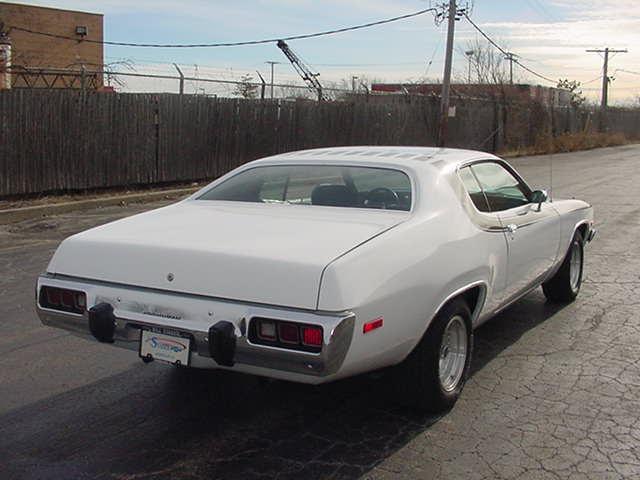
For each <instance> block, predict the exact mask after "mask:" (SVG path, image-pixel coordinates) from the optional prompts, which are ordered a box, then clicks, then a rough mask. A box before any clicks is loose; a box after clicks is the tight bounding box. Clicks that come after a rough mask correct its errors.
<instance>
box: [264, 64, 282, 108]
mask: <svg viewBox="0 0 640 480" xmlns="http://www.w3.org/2000/svg"><path fill="white" fill-rule="evenodd" d="M264 63H266V64H268V65H271V98H272V99H273V66H274V65H280V62H274V61H269V62H264Z"/></svg>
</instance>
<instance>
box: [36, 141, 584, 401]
mask: <svg viewBox="0 0 640 480" xmlns="http://www.w3.org/2000/svg"><path fill="white" fill-rule="evenodd" d="M594 234H595V230H594V228H593V211H592V208H591V206H589V205H588V204H587V203H585V202H582V201H580V200H554V201H551V200H550V199H548V198H547V195H546V193H545V192H544V191H540V190H536V191H532V190H531V188H530V187H529V186H528V185H527V184H526V183H525V181H524V180H522V178H521V177H520V176H519V175H518V174H517V173H516V172H515V171H514V169H513V168H511V167H510V166H509V165H508V164H507V163H506V162H505V161H504V160H501V159H500V158H498V157H495V156H493V155H490V154H487V153H482V152H475V151H467V150H456V149H436V148H422V147H344V148H324V149H316V150H306V151H299V152H290V153H286V154H282V155H276V156H273V157H269V158H264V159H261V160H257V161H254V162H251V163H248V164H246V165H243V166H242V167H239V168H237V169H235V170H233V171H232V172H230V173H228V174H227V175H225V176H223V177H221V178H219V179H218V180H216V181H214V182H213V183H211V184H210V185H208V186H206V187H205V188H203V189H202V190H200V191H199V192H197V193H195V194H194V195H192V196H191V197H189V198H187V199H186V200H183V201H180V202H178V203H175V204H173V205H170V206H167V207H164V208H160V209H157V210H153V211H149V212H146V213H142V214H139V215H135V216H133V217H129V218H125V219H123V220H119V221H116V222H113V223H110V224H107V225H103V226H100V227H97V228H93V229H91V230H88V231H86V232H82V233H79V234H77V235H74V236H72V237H70V238H67V239H66V240H65V241H63V242H62V244H61V245H60V246H59V248H58V249H57V251H56V252H55V255H54V256H53V259H52V260H51V262H50V264H49V266H48V268H47V271H46V273H44V274H43V275H41V276H40V277H39V279H38V283H37V311H38V314H39V316H40V319H41V320H42V322H43V323H44V324H45V325H51V326H54V327H59V328H63V329H65V330H68V331H70V332H73V333H76V334H80V335H84V336H89V337H94V338H95V339H97V340H99V341H101V342H106V343H112V344H113V345H115V346H118V347H124V348H128V349H131V350H134V351H138V354H139V355H140V356H141V357H142V359H143V360H145V361H151V360H153V359H157V360H162V361H165V362H170V363H174V364H178V365H182V366H191V367H199V368H223V369H230V370H234V371H238V372H245V373H250V374H256V375H262V376H267V377H273V378H278V379H284V380H290V381H295V382H303V383H311V384H318V383H323V382H328V381H332V380H336V379H339V378H344V377H349V376H352V375H356V374H360V373H364V372H369V371H373V370H377V369H381V368H383V367H389V366H393V365H397V367H396V370H397V371H396V372H395V375H394V376H393V377H392V378H393V379H394V381H395V382H397V388H399V389H400V391H401V392H402V395H401V397H402V398H403V399H404V400H405V401H408V402H409V403H412V404H414V405H417V406H419V407H422V408H425V409H429V410H443V409H446V408H449V407H451V406H452V405H453V403H454V402H455V401H456V399H457V398H458V396H459V394H460V392H461V390H462V388H463V385H464V382H465V379H466V376H467V373H468V371H469V364H470V361H471V351H472V345H473V329H474V328H475V327H477V326H478V325H480V324H481V323H482V322H484V321H485V320H487V319H489V318H490V317H491V316H493V315H495V314H496V313H497V312H499V311H500V310H502V309H504V308H505V307H507V306H508V305H509V304H511V303H512V302H514V301H516V300H517V299H519V298H521V297H522V296H523V295H525V294H527V293H528V292H530V291H531V290H532V289H534V288H536V287H538V286H539V285H542V287H543V289H544V293H545V294H546V296H547V298H548V299H549V300H552V301H562V302H568V301H572V300H573V299H574V298H575V297H576V295H577V294H578V291H579V290H580V284H581V281H582V265H583V247H584V245H585V244H586V243H587V242H588V241H590V240H591V239H592V238H593V236H594Z"/></svg>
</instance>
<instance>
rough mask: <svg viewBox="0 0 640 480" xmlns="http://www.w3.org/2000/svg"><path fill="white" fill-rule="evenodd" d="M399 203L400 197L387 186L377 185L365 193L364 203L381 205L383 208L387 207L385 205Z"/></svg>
mask: <svg viewBox="0 0 640 480" xmlns="http://www.w3.org/2000/svg"><path fill="white" fill-rule="evenodd" d="M399 203H400V197H398V194H397V193H396V192H394V191H393V190H391V189H390V188H387V187H377V188H374V189H373V190H370V191H369V193H367V199H366V200H365V205H367V206H370V205H372V204H373V205H382V207H383V208H387V205H398V204H399Z"/></svg>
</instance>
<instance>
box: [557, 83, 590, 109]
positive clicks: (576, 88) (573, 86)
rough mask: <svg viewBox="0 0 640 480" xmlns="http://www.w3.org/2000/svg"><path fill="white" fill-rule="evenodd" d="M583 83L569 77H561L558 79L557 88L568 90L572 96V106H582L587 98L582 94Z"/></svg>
mask: <svg viewBox="0 0 640 480" xmlns="http://www.w3.org/2000/svg"><path fill="white" fill-rule="evenodd" d="M581 85H582V84H581V83H580V82H578V81H576V80H569V79H568V78H561V79H560V80H558V85H557V88H560V89H563V90H568V91H569V94H570V95H571V97H570V102H571V106H572V107H576V108H577V107H580V106H582V104H583V103H584V102H585V100H586V99H587V98H586V97H585V96H584V95H583V94H582V89H581V88H580V87H581Z"/></svg>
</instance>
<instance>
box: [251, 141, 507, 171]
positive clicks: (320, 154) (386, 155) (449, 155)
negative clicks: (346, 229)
mask: <svg viewBox="0 0 640 480" xmlns="http://www.w3.org/2000/svg"><path fill="white" fill-rule="evenodd" d="M478 158H487V159H488V158H496V157H495V156H494V155H492V154H490V153H486V152H480V151H476V150H463V149H458V148H437V147H397V146H354V147H330V148H316V149H311V150H299V151H294V152H287V153H281V154H279V155H274V156H271V157H267V158H263V159H261V160H264V161H267V162H277V161H279V160H282V161H291V160H312V161H322V160H331V161H345V162H348V161H354V160H356V161H365V162H367V163H368V162H371V163H377V162H379V163H385V164H387V165H389V164H394V163H395V164H397V165H398V166H406V165H407V164H408V163H414V162H418V163H422V164H429V165H432V166H434V167H436V168H438V167H444V166H447V165H452V164H455V165H458V164H460V163H464V162H468V161H470V160H475V159H478Z"/></svg>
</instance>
